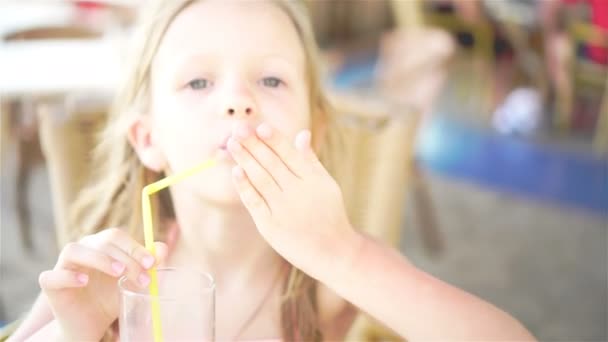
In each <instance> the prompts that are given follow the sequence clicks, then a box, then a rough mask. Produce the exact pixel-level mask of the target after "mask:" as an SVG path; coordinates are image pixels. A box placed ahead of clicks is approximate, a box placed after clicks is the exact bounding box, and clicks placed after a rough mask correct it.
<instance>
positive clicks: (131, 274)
mask: <svg viewBox="0 0 608 342" xmlns="http://www.w3.org/2000/svg"><path fill="white" fill-rule="evenodd" d="M96 248H97V250H99V251H100V252H103V253H105V254H107V255H109V256H110V257H112V258H113V259H114V260H116V261H114V262H112V269H113V270H114V271H116V273H117V274H120V275H125V276H127V278H129V279H130V280H131V281H133V282H136V283H139V284H140V285H141V286H146V285H148V282H149V277H148V274H147V272H146V270H145V269H144V268H143V266H142V265H141V264H140V263H139V262H137V260H135V259H134V258H133V257H131V256H130V255H128V254H127V253H126V252H125V251H123V250H122V249H121V248H119V247H118V246H116V245H114V244H113V243H111V242H107V241H103V242H102V243H101V244H99V245H98V246H97V247H96Z"/></svg>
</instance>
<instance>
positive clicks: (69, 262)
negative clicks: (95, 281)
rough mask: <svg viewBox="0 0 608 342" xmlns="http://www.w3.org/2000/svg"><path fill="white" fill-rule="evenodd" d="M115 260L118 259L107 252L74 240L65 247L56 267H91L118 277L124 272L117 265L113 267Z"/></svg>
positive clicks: (71, 268)
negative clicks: (117, 268)
mask: <svg viewBox="0 0 608 342" xmlns="http://www.w3.org/2000/svg"><path fill="white" fill-rule="evenodd" d="M115 261H116V260H114V259H112V258H111V257H110V256H109V255H107V254H105V253H102V252H100V251H97V250H95V249H92V248H89V247H86V246H84V245H82V244H79V243H75V242H72V243H69V244H67V245H66V246H65V247H64V248H63V251H62V252H61V255H59V262H58V263H57V266H56V268H55V269H56V270H57V269H70V270H72V271H79V270H81V269H82V268H90V269H94V270H97V271H100V272H103V273H105V274H107V275H109V276H111V277H118V276H120V275H121V274H122V272H119V271H118V270H116V268H115V267H112V264H113V263H114V262H115Z"/></svg>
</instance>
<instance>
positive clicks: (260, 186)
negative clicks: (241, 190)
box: [228, 138, 281, 203]
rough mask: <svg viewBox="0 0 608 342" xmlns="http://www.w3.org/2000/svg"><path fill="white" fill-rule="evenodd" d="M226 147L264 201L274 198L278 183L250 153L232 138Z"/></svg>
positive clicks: (277, 190)
mask: <svg viewBox="0 0 608 342" xmlns="http://www.w3.org/2000/svg"><path fill="white" fill-rule="evenodd" d="M228 149H229V150H230V153H231V154H232V158H234V161H236V162H237V164H239V166H240V167H242V168H243V170H244V171H245V173H246V174H247V178H248V180H249V183H250V184H251V185H252V186H253V187H254V188H255V190H257V192H258V193H259V194H260V195H262V197H263V198H264V200H265V201H266V203H269V202H270V199H271V198H276V197H277V195H278V193H279V192H280V191H281V189H280V188H279V185H278V184H277V183H276V182H275V180H274V179H273V178H272V176H270V173H268V171H266V169H264V168H263V167H262V165H260V163H259V162H258V161H257V160H256V159H255V158H254V157H253V156H252V155H251V153H249V151H247V150H246V149H245V148H244V147H243V145H241V143H239V142H238V141H236V140H235V139H234V138H230V140H228Z"/></svg>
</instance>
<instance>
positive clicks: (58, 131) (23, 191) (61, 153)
mask: <svg viewBox="0 0 608 342" xmlns="http://www.w3.org/2000/svg"><path fill="white" fill-rule="evenodd" d="M99 37H100V32H96V31H94V30H91V29H89V28H85V27H80V26H64V27H55V26H53V27H35V28H30V29H25V30H20V31H17V32H12V33H10V34H7V35H5V36H4V37H2V39H3V40H4V41H5V42H7V43H10V42H15V41H23V40H45V39H93V38H99ZM41 58H44V57H43V56H41ZM66 98H67V97H66V96H65V95H64V94H57V95H52V96H38V95H27V94H24V95H21V96H19V97H17V98H13V99H8V100H5V102H6V104H5V106H6V107H7V108H8V112H9V113H5V115H4V117H3V118H4V119H9V120H10V119H13V120H11V121H12V122H13V124H9V126H11V125H12V126H13V127H15V128H16V131H17V132H21V133H22V134H16V135H14V136H16V138H17V139H16V141H15V142H16V144H17V145H16V151H17V172H16V177H17V179H16V184H17V189H16V192H15V196H16V198H15V205H16V208H15V209H16V212H17V218H18V223H19V225H20V231H21V237H22V242H23V245H24V247H25V248H26V249H28V250H30V249H31V248H32V245H33V241H32V237H31V219H30V218H31V213H30V206H29V201H28V198H27V195H28V189H29V184H30V175H31V171H32V170H33V168H34V167H35V166H36V165H39V164H41V163H42V162H43V160H44V159H46V161H47V166H48V169H49V178H50V183H51V189H52V191H51V195H52V200H53V213H54V219H55V227H56V229H57V233H58V234H57V235H58V241H63V240H64V238H63V236H64V234H63V233H62V232H63V231H64V222H65V217H66V215H67V207H68V205H69V204H70V203H71V201H72V200H73V199H74V197H75V195H76V193H77V189H78V186H79V185H80V182H81V181H82V180H81V179H82V178H83V177H86V174H87V171H86V170H87V168H86V164H85V160H86V155H87V154H88V153H89V152H90V150H91V149H92V147H93V142H92V140H91V141H89V140H90V139H89V138H88V136H90V135H91V134H92V133H93V132H91V130H90V129H87V128H88V127H90V126H91V124H90V123H89V120H90V118H88V119H83V118H84V117H85V116H81V115H78V113H70V114H68V113H66V111H69V110H71V111H76V112H77V111H78V109H77V108H76V107H74V106H72V108H70V109H69V108H68V107H66V102H65V101H66ZM49 108H54V109H53V111H57V109H59V111H60V112H61V113H59V114H60V115H57V114H58V113H51V111H49ZM7 114H8V115H7ZM83 120H84V121H83ZM24 123H26V124H24ZM23 132H27V134H23ZM41 147H42V151H43V153H44V157H45V158H41V153H40V152H39V151H40V148H41Z"/></svg>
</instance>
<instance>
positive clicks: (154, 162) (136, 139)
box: [127, 115, 167, 172]
mask: <svg viewBox="0 0 608 342" xmlns="http://www.w3.org/2000/svg"><path fill="white" fill-rule="evenodd" d="M127 136H128V138H129V142H130V143H131V146H133V149H134V150H135V153H137V156H138V157H139V160H140V161H141V162H142V164H144V166H146V167H147V168H148V169H150V170H152V171H155V172H161V171H163V170H164V169H165V168H166V165H167V160H166V158H165V156H164V154H163V153H162V150H161V149H160V146H158V144H156V143H155V142H154V139H152V124H151V119H150V116H149V115H138V116H137V118H136V119H135V120H134V121H133V122H132V123H131V125H130V126H129V130H128V133H127Z"/></svg>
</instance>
